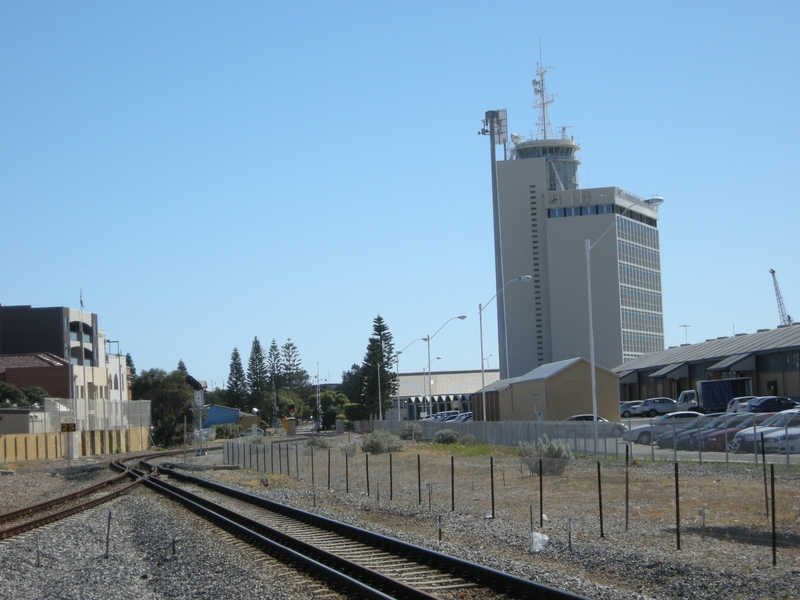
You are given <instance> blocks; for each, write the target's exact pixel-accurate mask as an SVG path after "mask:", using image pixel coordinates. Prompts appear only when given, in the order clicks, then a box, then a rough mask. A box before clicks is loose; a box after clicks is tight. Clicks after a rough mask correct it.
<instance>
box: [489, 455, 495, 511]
mask: <svg viewBox="0 0 800 600" xmlns="http://www.w3.org/2000/svg"><path fill="white" fill-rule="evenodd" d="M489 483H490V485H491V490H492V518H493V519H494V456H490V457H489Z"/></svg>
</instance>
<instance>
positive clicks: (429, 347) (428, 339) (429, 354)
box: [422, 315, 467, 410]
mask: <svg viewBox="0 0 800 600" xmlns="http://www.w3.org/2000/svg"><path fill="white" fill-rule="evenodd" d="M466 318H467V315H459V316H457V317H450V318H449V319H447V321H445V322H444V325H442V326H441V327H439V329H437V330H436V333H434V334H433V335H429V336H428V337H424V338H422V341H423V342H428V378H430V369H431V339H433V338H434V337H435V336H436V334H437V333H439V332H440V331H441V330H442V329H444V326H445V325H447V324H448V323H449V322H450V321H453V320H455V319H459V320H460V321H463V320H464V319H466ZM439 358H441V356H440V357H439ZM428 387H430V384H428ZM430 404H431V410H433V406H432V404H433V398H431V399H430Z"/></svg>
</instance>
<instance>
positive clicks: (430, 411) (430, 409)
mask: <svg viewBox="0 0 800 600" xmlns="http://www.w3.org/2000/svg"><path fill="white" fill-rule="evenodd" d="M434 360H442V357H441V356H437V357H435V358H432V359H431V360H429V361H428V377H427V380H428V394H427V397H428V418H429V419H430V418H431V417H432V416H433V381H432V380H431V363H432V362H433V361H434ZM422 374H423V375H424V374H425V369H422ZM422 393H423V394H424V393H425V382H424V381H423V382H422Z"/></svg>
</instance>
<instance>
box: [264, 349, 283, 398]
mask: <svg viewBox="0 0 800 600" xmlns="http://www.w3.org/2000/svg"><path fill="white" fill-rule="evenodd" d="M267 371H269V383H270V387H271V388H273V389H275V390H278V389H281V388H282V387H283V357H282V356H281V350H280V348H278V343H277V342H276V341H275V338H272V343H271V344H270V345H269V352H267Z"/></svg>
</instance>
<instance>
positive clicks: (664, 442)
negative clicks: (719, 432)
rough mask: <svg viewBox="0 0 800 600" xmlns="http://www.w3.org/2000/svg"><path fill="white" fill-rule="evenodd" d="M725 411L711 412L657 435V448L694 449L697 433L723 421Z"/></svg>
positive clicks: (714, 426) (715, 426)
mask: <svg viewBox="0 0 800 600" xmlns="http://www.w3.org/2000/svg"><path fill="white" fill-rule="evenodd" d="M725 417H726V413H713V414H710V415H703V416H702V417H697V418H696V419H693V420H692V421H690V422H689V423H686V424H685V425H682V426H678V425H677V424H676V425H675V428H674V429H673V430H670V431H666V432H664V433H662V434H661V435H660V436H658V447H659V448H675V449H676V450H696V449H697V435H698V434H699V433H700V432H705V431H708V429H709V428H714V429H717V426H718V425H719V424H720V423H724V420H725Z"/></svg>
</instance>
